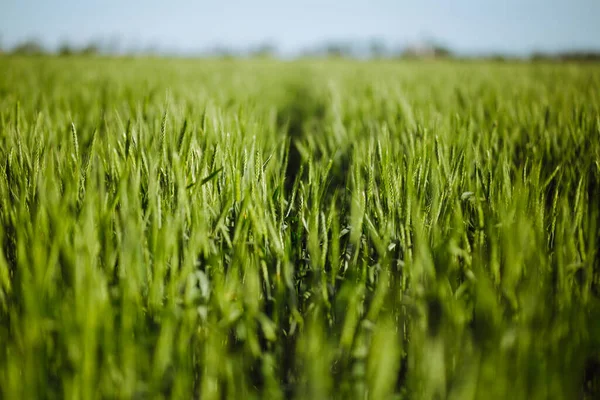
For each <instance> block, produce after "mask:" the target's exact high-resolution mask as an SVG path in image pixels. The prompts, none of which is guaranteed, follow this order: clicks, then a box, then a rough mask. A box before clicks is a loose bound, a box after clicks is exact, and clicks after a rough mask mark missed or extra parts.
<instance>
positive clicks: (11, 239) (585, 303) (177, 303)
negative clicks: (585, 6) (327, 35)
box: [0, 56, 600, 400]
mask: <svg viewBox="0 0 600 400" xmlns="http://www.w3.org/2000/svg"><path fill="white" fill-rule="evenodd" d="M599 396H600V65H599V64H592V63H588V64H585V63H580V64H567V63H563V64H560V63H545V64H543V63H528V62H507V63H492V62H484V61H435V62H432V61H396V62H393V61H369V62H359V61H349V60H346V61H344V60H312V61H311V60H304V61H302V60H300V61H293V62H284V61H275V60H260V59H256V60H252V59H249V60H186V59H153V58H137V59H136V58H102V57H96V58H94V57H89V58H85V57H72V58H58V57H14V56H11V57H9V56H5V57H2V58H0V398H2V399H10V400H12V399H161V398H165V399H166V398H174V399H196V398H197V399H289V398H293V399H311V400H318V399H329V398H338V399H374V400H379V399H398V400H400V399H456V400H462V399H511V400H519V399H524V400H525V399H527V400H529V399H597V398H600V397H599Z"/></svg>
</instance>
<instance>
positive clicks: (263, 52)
mask: <svg viewBox="0 0 600 400" xmlns="http://www.w3.org/2000/svg"><path fill="white" fill-rule="evenodd" d="M276 53H277V47H276V46H275V45H274V44H272V43H268V42H266V43H262V44H260V45H258V46H256V47H255V48H252V49H250V51H249V52H248V55H249V56H250V57H257V58H269V57H272V56H274V55H275V54H276Z"/></svg>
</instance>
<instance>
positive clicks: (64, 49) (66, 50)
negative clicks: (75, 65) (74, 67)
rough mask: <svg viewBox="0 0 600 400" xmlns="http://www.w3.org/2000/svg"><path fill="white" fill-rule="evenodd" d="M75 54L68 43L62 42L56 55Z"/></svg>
mask: <svg viewBox="0 0 600 400" xmlns="http://www.w3.org/2000/svg"><path fill="white" fill-rule="evenodd" d="M73 53H75V50H74V49H73V48H72V47H71V45H70V44H69V43H68V42H63V43H61V45H60V46H59V47H58V55H59V56H71V55H73Z"/></svg>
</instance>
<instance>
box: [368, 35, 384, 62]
mask: <svg viewBox="0 0 600 400" xmlns="http://www.w3.org/2000/svg"><path fill="white" fill-rule="evenodd" d="M386 54H387V48H386V46H385V43H384V42H383V41H382V40H381V39H371V41H370V42H369V56H370V57H372V58H382V57H385V55H386Z"/></svg>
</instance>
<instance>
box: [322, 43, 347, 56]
mask: <svg viewBox="0 0 600 400" xmlns="http://www.w3.org/2000/svg"><path fill="white" fill-rule="evenodd" d="M325 55H327V57H334V58H340V57H351V56H352V46H351V45H349V44H345V43H337V42H331V43H328V44H326V45H325Z"/></svg>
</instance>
